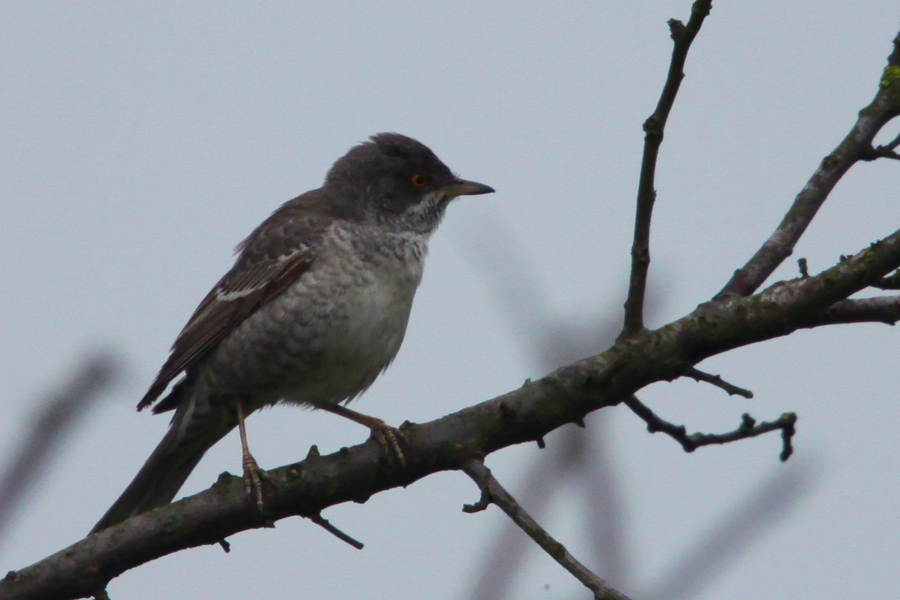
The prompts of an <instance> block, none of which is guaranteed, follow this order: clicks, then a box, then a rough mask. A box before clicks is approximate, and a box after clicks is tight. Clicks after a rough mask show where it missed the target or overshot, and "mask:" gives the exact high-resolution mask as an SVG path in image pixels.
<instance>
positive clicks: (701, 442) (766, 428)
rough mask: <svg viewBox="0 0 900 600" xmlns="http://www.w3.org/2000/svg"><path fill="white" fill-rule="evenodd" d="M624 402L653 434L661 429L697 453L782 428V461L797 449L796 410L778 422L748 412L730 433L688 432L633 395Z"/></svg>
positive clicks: (688, 449)
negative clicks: (756, 416) (757, 417)
mask: <svg viewBox="0 0 900 600" xmlns="http://www.w3.org/2000/svg"><path fill="white" fill-rule="evenodd" d="M624 403H625V405H626V406H628V408H630V409H631V410H632V411H633V412H634V414H636V415H637V416H639V417H640V418H642V419H643V420H644V422H646V423H647V431H649V432H650V433H656V432H658V431H661V432H663V433H665V434H667V435H669V436H670V437H672V438H673V439H674V440H675V441H677V442H678V443H680V444H681V447H682V448H684V451H685V452H693V451H694V450H696V449H697V448H699V447H701V446H709V445H712V444H727V443H729V442H736V441H738V440H745V439H747V438H752V437H756V436H758V435H762V434H764V433H768V432H770V431H776V430H779V429H780V430H781V439H782V442H783V446H782V451H781V457H780V458H781V460H782V461H786V460H787V459H788V458H790V456H791V454H793V453H794V448H793V445H792V443H791V440H792V438H793V437H794V433H795V428H794V425H795V423H796V422H797V415H796V414H795V413H784V414H782V415H781V416H780V417H779V418H778V419H776V420H775V421H763V422H762V423H757V422H756V420H755V419H754V418H753V417H751V416H750V415H749V414H747V413H744V415H743V416H742V417H741V424H740V426H739V427H738V428H737V429H735V430H734V431H729V432H728V433H692V434H688V433H687V430H686V429H685V427H684V425H675V424H674V423H669V422H668V421H666V420H665V419H662V418H660V417H658V416H657V415H656V413H654V412H653V411H652V410H650V408H648V407H647V406H646V405H645V404H644V403H642V402H641V401H640V400H638V399H637V398H636V397H635V396H631V397H630V398H628V399H626V400H625V401H624Z"/></svg>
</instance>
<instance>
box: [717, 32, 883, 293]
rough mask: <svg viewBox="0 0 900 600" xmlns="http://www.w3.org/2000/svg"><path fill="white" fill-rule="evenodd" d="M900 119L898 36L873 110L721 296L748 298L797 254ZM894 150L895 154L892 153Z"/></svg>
mask: <svg viewBox="0 0 900 600" xmlns="http://www.w3.org/2000/svg"><path fill="white" fill-rule="evenodd" d="M898 114H900V35H898V36H897V37H896V38H895V39H894V50H893V52H892V53H891V55H890V57H888V65H887V67H885V70H884V72H883V74H882V77H881V82H880V85H879V88H878V93H876V94H875V98H874V99H873V100H872V102H871V104H869V106H867V107H866V108H864V109H862V110H861V111H860V112H859V119H858V120H857V121H856V124H855V125H854V126H853V129H851V130H850V133H848V134H847V137H845V138H844V140H843V141H842V142H841V143H840V144H839V145H838V147H837V148H835V149H834V151H833V152H832V153H831V154H829V155H828V156H826V157H825V158H824V159H823V160H822V162H821V164H819V167H818V168H817V169H816V171H815V173H813V175H812V177H810V179H809V181H808V182H807V183H806V186H805V187H804V188H803V189H802V190H801V191H800V193H799V194H797V197H796V199H795V200H794V203H793V205H791V208H790V210H788V212H787V214H786V215H785V216H784V219H782V221H781V223H780V224H779V225H778V228H777V229H775V232H774V233H773V234H772V235H771V237H769V239H768V240H766V242H765V243H764V244H763V245H762V247H761V248H760V249H759V250H757V251H756V254H754V255H753V258H751V259H750V260H749V261H748V262H747V264H745V265H744V266H743V267H741V268H740V269H738V270H737V271H735V272H734V275H733V276H732V277H731V280H729V282H728V283H727V284H726V285H725V287H724V288H722V291H721V292H719V293H720V294H725V293H734V294H738V295H741V296H748V295H750V294H752V293H754V292H755V291H756V290H758V289H759V287H760V286H761V285H762V284H763V283H764V282H765V281H766V279H768V278H769V275H771V274H772V272H773V271H775V269H776V268H778V266H779V265H780V264H781V263H782V262H783V261H784V260H785V259H786V258H787V257H788V256H790V255H791V253H792V252H793V251H794V246H796V244H797V242H798V241H799V240H800V237H801V236H802V235H803V232H804V231H806V228H807V226H808V225H809V224H810V223H811V222H812V220H813V217H815V216H816V213H817V212H818V211H819V208H820V207H821V206H822V204H823V203H824V202H825V200H826V199H827V198H828V195H829V194H830V193H831V190H833V189H834V186H835V185H836V184H837V182H838V181H839V180H840V179H841V177H843V176H844V173H846V172H847V171H848V170H849V169H850V167H852V166H853V165H854V164H856V162H857V161H859V160H865V159H869V158H872V156H873V153H874V152H875V150H873V148H872V140H873V139H875V136H876V135H877V134H878V132H879V131H881V128H882V127H884V125H885V124H886V123H887V122H888V121H890V120H891V119H893V118H894V117H896V116H897V115H898ZM892 151H893V149H891V152H892Z"/></svg>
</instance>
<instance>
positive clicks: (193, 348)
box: [138, 196, 331, 412]
mask: <svg viewBox="0 0 900 600" xmlns="http://www.w3.org/2000/svg"><path fill="white" fill-rule="evenodd" d="M301 198H302V196H301ZM299 199H300V198H298V199H297V200H299ZM292 203H294V204H292ZM301 206H302V205H301ZM330 223H331V219H329V218H327V217H323V216H320V215H311V214H309V213H306V212H305V211H303V210H302V208H300V207H298V205H297V204H296V200H294V201H292V202H289V203H288V204H285V205H284V206H283V207H282V208H280V209H279V210H278V211H276V212H275V213H274V214H273V215H272V216H271V217H269V218H268V219H267V220H266V221H264V222H263V223H262V224H261V225H260V226H259V227H258V228H257V229H256V230H255V231H254V232H253V233H252V234H250V236H249V237H248V238H247V239H246V240H244V241H243V242H242V243H241V244H240V245H239V246H238V248H237V250H238V251H240V256H239V257H238V259H237V261H236V262H235V264H234V266H233V267H232V268H231V270H230V271H229V272H228V273H227V274H226V275H225V276H224V277H223V278H222V279H221V280H219V282H218V283H217V284H216V285H215V287H213V289H212V290H211V291H210V292H209V294H207V296H206V298H204V299H203V302H201V303H200V306H198V307H197V310H195V311H194V314H193V315H192V316H191V318H190V320H189V321H188V323H187V325H185V327H184V329H183V330H182V331H181V333H180V334H178V338H177V339H176V340H175V343H174V344H173V345H172V350H171V354H170V355H169V358H168V360H166V362H165V364H164V365H163V366H162V368H161V369H160V371H159V374H158V375H157V376H156V380H154V382H153V384H152V385H151V386H150V389H149V390H148V391H147V393H146V394H145V395H144V397H143V398H142V399H141V401H140V403H139V404H138V410H142V409H144V408H147V407H148V406H150V405H151V404H153V402H154V401H155V400H156V398H158V397H159V395H160V394H161V393H162V392H163V390H165V389H166V387H167V386H168V385H169V382H171V381H172V380H173V379H174V378H175V377H177V376H178V375H179V374H180V373H181V372H183V371H185V370H187V369H189V368H190V367H191V366H192V365H194V364H196V363H197V361H198V360H200V359H201V358H203V357H204V356H206V354H208V353H209V352H210V351H211V350H213V349H214V348H215V347H216V346H217V345H218V344H219V343H220V342H221V341H222V340H224V339H225V338H226V337H227V336H228V334H229V333H231V332H232V331H234V329H235V328H236V327H237V326H238V325H240V324H241V323H242V322H243V321H244V319H246V318H247V317H249V316H250V315H251V314H253V313H254V312H255V311H256V310H257V309H258V308H259V307H260V306H262V305H263V304H264V303H266V302H268V301H269V300H271V299H272V298H274V297H275V296H277V295H278V294H280V293H281V292H283V291H285V290H286V289H287V288H288V287H290V286H291V284H292V283H294V282H295V281H297V280H298V279H299V278H300V276H301V275H303V273H305V272H306V271H308V270H309V269H310V268H311V267H312V265H313V263H314V261H315V258H316V257H315V255H316V247H317V246H318V243H319V241H320V239H321V237H322V235H323V234H324V232H325V230H326V229H327V228H328V225H329V224H330ZM163 404H166V403H165V402H163V403H161V404H160V405H159V406H157V407H156V408H155V409H154V412H160V410H159V409H162V410H168V409H171V408H175V406H174V405H172V406H168V405H167V406H165V407H163Z"/></svg>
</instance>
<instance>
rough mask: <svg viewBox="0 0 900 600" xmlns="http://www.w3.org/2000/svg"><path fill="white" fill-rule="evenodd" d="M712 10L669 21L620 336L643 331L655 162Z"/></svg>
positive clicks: (704, 1) (648, 125)
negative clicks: (667, 57)
mask: <svg viewBox="0 0 900 600" xmlns="http://www.w3.org/2000/svg"><path fill="white" fill-rule="evenodd" d="M711 9H712V0H696V1H695V2H694V4H693V6H692V7H691V18H690V19H688V22H687V25H685V24H683V23H682V22H681V21H678V20H676V19H672V20H670V21H669V30H670V31H671V34H672V40H673V41H674V47H673V48H672V60H671V62H670V63H669V73H668V75H667V76H666V83H665V85H664V86H663V90H662V93H661V94H660V97H659V102H658V103H657V105H656V110H655V111H654V112H653V114H652V115H650V118H648V119H647V120H646V121H644V132H645V135H644V155H643V157H642V158H641V174H640V178H639V180H638V193H637V212H636V214H635V218H634V242H633V244H632V246H631V280H630V283H629V286H628V299H627V300H626V301H625V325H624V328H623V329H622V336H623V337H626V336H628V335H631V334H633V333H635V332H637V331H640V330H641V329H643V328H644V314H643V313H644V294H645V292H646V288H647V271H648V270H649V268H650V221H651V219H652V217H653V203H654V202H655V201H656V188H655V185H654V180H655V177H656V161H657V158H658V156H659V147H660V145H661V144H662V141H663V133H664V131H665V128H666V120H667V119H668V118H669V111H671V109H672V105H673V104H674V103H675V97H676V96H677V95H678V88H679V87H680V86H681V80H682V79H684V63H685V60H686V59H687V53H688V50H690V48H691V42H693V41H694V38H695V37H696V36H697V33H698V32H699V31H700V27H701V26H702V25H703V20H704V19H705V18H706V17H707V15H709V11H710V10H711Z"/></svg>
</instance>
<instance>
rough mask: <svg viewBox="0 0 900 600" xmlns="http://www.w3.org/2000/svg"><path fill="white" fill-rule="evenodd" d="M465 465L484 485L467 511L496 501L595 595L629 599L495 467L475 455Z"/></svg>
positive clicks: (612, 599)
mask: <svg viewBox="0 0 900 600" xmlns="http://www.w3.org/2000/svg"><path fill="white" fill-rule="evenodd" d="M462 469H463V471H465V472H466V475H468V476H469V477H471V478H472V481H474V482H475V483H476V484H478V487H479V488H480V489H481V500H479V501H478V503H477V504H474V505H469V506H465V507H463V510H464V511H466V512H476V511H478V510H484V509H485V508H487V505H488V504H489V503H493V504H496V505H497V506H498V507H500V509H501V510H502V511H503V512H505V513H506V514H507V516H509V518H510V519H512V521H513V522H514V523H515V524H516V525H518V526H519V528H521V529H522V531H524V532H525V533H526V534H528V537H530V538H531V539H533V540H534V541H535V543H536V544H537V545H538V546H540V547H541V548H542V549H543V550H544V552H546V553H547V554H549V555H550V557H551V558H552V559H553V560H555V561H556V562H558V563H559V564H560V565H561V566H562V567H563V568H564V569H565V570H567V571H568V572H569V573H571V574H572V575H573V576H574V577H575V579H577V580H578V581H580V582H581V583H582V584H583V585H584V587H586V588H587V589H589V590H591V591H592V592H594V598H596V599H597V600H628V597H627V596H625V595H624V594H622V593H621V592H619V591H618V590H615V589H613V588H611V587H610V586H609V585H608V584H607V583H606V582H605V581H603V580H602V579H601V578H600V577H598V576H597V575H596V574H595V573H594V572H593V571H591V570H590V569H588V568H587V567H586V566H584V565H583V564H581V562H580V561H578V559H576V558H575V557H574V556H572V555H571V554H569V551H568V550H566V547H565V546H563V545H562V544H560V543H559V542H558V541H556V540H555V539H554V538H553V536H551V535H550V534H549V533H547V532H546V531H545V530H544V528H543V527H541V526H540V525H539V524H538V522H537V521H535V520H534V519H533V518H531V515H529V514H528V513H527V512H526V511H525V509H524V508H522V506H521V505H520V504H519V503H518V502H516V499H515V498H513V497H512V495H511V494H510V493H509V492H507V491H506V490H505V489H504V488H503V486H502V485H500V482H499V481H497V480H496V479H495V478H494V476H493V474H491V470H490V469H488V468H487V467H486V466H485V465H484V463H483V462H481V461H480V460H477V459H473V460H470V461H468V462H466V463H465V464H464V465H463V467H462Z"/></svg>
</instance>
